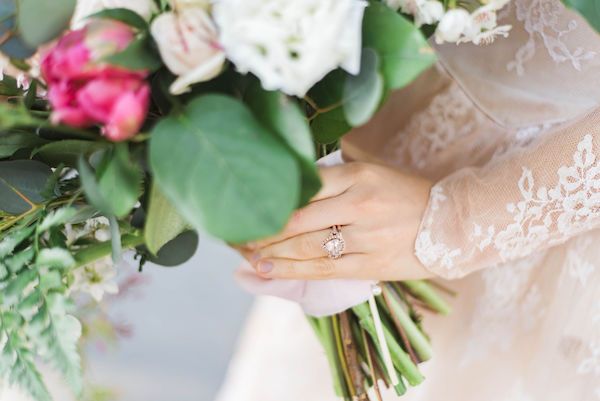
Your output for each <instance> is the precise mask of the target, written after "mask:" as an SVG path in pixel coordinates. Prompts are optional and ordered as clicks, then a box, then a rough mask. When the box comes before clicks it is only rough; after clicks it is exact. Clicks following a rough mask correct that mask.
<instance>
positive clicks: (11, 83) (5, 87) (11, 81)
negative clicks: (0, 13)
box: [0, 17, 23, 96]
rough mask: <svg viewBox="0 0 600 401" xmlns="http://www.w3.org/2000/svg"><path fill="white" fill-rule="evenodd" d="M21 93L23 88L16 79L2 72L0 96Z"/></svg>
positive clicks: (18, 94)
mask: <svg viewBox="0 0 600 401" xmlns="http://www.w3.org/2000/svg"><path fill="white" fill-rule="evenodd" d="M0 18H1V17H0ZM0 26H1V23H0ZM22 94H23V90H22V89H21V88H19V86H18V85H17V80H16V79H15V78H13V77H11V76H10V75H6V74H4V77H3V78H2V80H0V96H20V95H22Z"/></svg>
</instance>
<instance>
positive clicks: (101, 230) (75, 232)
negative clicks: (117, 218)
mask: <svg viewBox="0 0 600 401" xmlns="http://www.w3.org/2000/svg"><path fill="white" fill-rule="evenodd" d="M109 225H110V223H109V221H108V219H107V218H106V217H104V216H100V217H94V218H92V219H89V220H88V221H86V222H85V224H84V225H83V227H82V226H80V225H72V224H66V225H65V236H66V237H67V243H68V244H72V243H74V242H75V241H77V240H78V239H79V238H82V237H85V236H87V235H90V234H91V235H93V236H94V238H95V239H96V240H98V241H100V242H104V241H108V240H110V229H109Z"/></svg>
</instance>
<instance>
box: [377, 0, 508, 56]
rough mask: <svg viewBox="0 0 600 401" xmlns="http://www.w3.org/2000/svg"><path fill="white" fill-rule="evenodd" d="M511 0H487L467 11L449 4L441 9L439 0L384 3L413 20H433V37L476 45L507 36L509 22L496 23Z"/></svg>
mask: <svg viewBox="0 0 600 401" xmlns="http://www.w3.org/2000/svg"><path fill="white" fill-rule="evenodd" d="M509 1H510V0H488V1H485V2H484V4H483V5H482V6H481V7H479V8H477V9H475V10H474V11H473V12H469V11H467V10H465V9H463V8H451V9H449V10H447V11H444V6H443V5H442V3H441V2H440V1H438V0H386V4H387V5H388V6H389V7H391V8H394V9H401V10H402V12H404V13H407V14H411V15H413V16H414V19H415V24H416V25H417V26H421V25H423V24H435V23H438V26H437V28H436V30H435V41H436V43H438V44H442V43H444V42H451V43H465V42H472V43H474V44H476V45H479V44H488V43H491V42H492V41H493V40H494V39H495V38H496V36H503V37H506V36H508V32H509V31H510V29H511V26H510V25H501V26H498V22H497V15H496V13H497V11H498V10H500V9H501V8H503V7H504V6H505V5H506V4H508V2H509Z"/></svg>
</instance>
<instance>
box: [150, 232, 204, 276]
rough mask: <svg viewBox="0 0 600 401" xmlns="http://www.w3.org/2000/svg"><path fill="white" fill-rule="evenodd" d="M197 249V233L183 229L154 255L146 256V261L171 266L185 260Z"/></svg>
mask: <svg viewBox="0 0 600 401" xmlns="http://www.w3.org/2000/svg"><path fill="white" fill-rule="evenodd" d="M197 249H198V234H197V233H196V232H195V231H191V230H188V231H185V232H183V233H181V234H179V235H178V236H176V237H175V238H173V239H171V241H169V242H167V243H166V244H165V245H164V246H163V247H162V248H160V251H158V253H157V254H156V256H152V255H150V256H148V261H149V262H152V263H155V264H157V265H160V266H165V267H173V266H179V265H181V264H183V263H185V262H187V261H188V260H189V259H190V258H191V257H192V256H194V254H195V253H196V250H197Z"/></svg>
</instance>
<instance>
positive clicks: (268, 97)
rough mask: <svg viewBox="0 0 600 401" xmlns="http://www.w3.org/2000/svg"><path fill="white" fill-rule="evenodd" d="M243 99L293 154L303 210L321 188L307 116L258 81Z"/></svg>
mask: <svg viewBox="0 0 600 401" xmlns="http://www.w3.org/2000/svg"><path fill="white" fill-rule="evenodd" d="M244 99H245V100H246V104H248V106H249V107H250V109H251V110H252V112H253V113H254V115H255V116H256V117H257V118H258V120H259V121H260V122H261V123H262V124H263V125H264V126H266V127H268V128H269V129H270V130H271V131H272V132H273V133H275V134H277V136H278V137H279V138H281V139H282V140H283V141H284V142H285V143H286V144H287V145H288V146H289V147H290V148H291V149H292V150H293V151H294V153H295V154H296V156H297V158H298V161H299V163H300V171H301V175H302V177H301V193H300V202H299V204H298V206H304V205H305V204H307V203H308V201H309V200H310V199H311V198H312V197H313V196H314V195H315V194H316V193H317V192H318V191H319V189H320V188H321V180H320V178H319V174H318V171H317V167H316V165H315V145H314V141H313V137H312V133H311V131H310V127H309V125H308V122H307V121H306V116H305V115H304V114H303V113H302V111H300V108H299V107H298V105H297V104H296V103H295V102H294V101H293V100H292V99H290V98H289V97H287V96H285V95H284V94H283V93H281V92H270V91H266V90H264V89H263V88H262V86H261V85H260V83H259V82H258V81H257V80H256V81H254V82H252V84H250V86H249V87H248V88H247V90H246V92H245V94H244Z"/></svg>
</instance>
